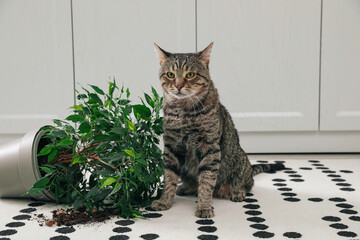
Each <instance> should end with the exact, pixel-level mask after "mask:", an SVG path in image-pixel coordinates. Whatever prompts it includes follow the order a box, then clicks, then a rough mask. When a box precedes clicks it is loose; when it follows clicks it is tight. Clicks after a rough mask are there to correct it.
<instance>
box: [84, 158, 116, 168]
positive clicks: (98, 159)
mask: <svg viewBox="0 0 360 240" xmlns="http://www.w3.org/2000/svg"><path fill="white" fill-rule="evenodd" d="M85 157H87V158H90V159H94V160H96V161H99V162H101V163H102V164H105V165H106V166H109V167H111V168H112V169H114V170H115V171H119V170H118V169H117V168H116V167H114V166H112V165H110V164H108V163H107V162H105V161H103V160H102V159H101V158H99V157H97V154H94V155H89V156H85Z"/></svg>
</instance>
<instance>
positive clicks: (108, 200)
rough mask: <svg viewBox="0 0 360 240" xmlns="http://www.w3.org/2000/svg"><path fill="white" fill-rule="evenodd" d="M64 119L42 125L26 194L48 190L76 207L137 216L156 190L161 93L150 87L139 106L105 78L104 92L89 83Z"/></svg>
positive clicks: (158, 186) (159, 164)
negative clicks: (36, 174)
mask: <svg viewBox="0 0 360 240" xmlns="http://www.w3.org/2000/svg"><path fill="white" fill-rule="evenodd" d="M90 87H91V91H90V90H88V89H85V88H83V91H84V93H79V92H77V99H78V100H79V104H78V105H74V106H72V107H71V108H72V109H73V114H71V115H70V116H68V117H67V118H66V119H65V120H59V119H56V120H54V124H55V126H45V127H43V128H42V129H41V130H42V131H45V132H46V134H44V136H43V137H42V138H41V139H42V140H41V142H42V143H43V145H44V146H42V147H41V148H39V150H38V154H37V159H38V164H39V168H40V173H41V176H42V177H41V179H40V180H38V181H37V182H36V183H35V184H34V185H33V186H32V187H31V188H30V189H29V190H28V191H27V194H29V195H32V196H37V195H38V194H41V193H50V194H53V195H52V196H53V197H54V198H55V200H56V202H58V203H64V204H68V205H71V206H72V207H73V208H74V209H75V210H84V209H87V210H89V211H90V212H91V211H92V209H93V208H96V209H100V210H103V211H110V212H114V211H116V212H117V213H119V215H120V216H122V217H134V216H135V217H136V216H138V215H141V211H140V210H139V209H140V207H142V206H144V205H146V204H147V203H148V202H149V201H151V199H153V197H154V194H155V193H159V192H160V191H161V176H162V171H163V166H162V161H161V150H160V149H159V148H158V146H157V144H158V143H159V136H160V134H161V133H162V117H161V116H160V109H161V108H162V97H160V96H159V95H158V93H157V92H156V91H155V89H154V88H152V96H150V95H148V94H146V93H145V94H144V95H145V101H144V100H143V99H141V98H140V99H141V104H131V101H130V100H129V96H130V92H129V89H126V90H125V89H124V87H122V88H120V89H119V88H118V87H117V86H116V82H115V80H114V81H112V82H109V88H108V91H107V92H104V91H103V90H102V89H100V88H99V87H97V86H94V85H90Z"/></svg>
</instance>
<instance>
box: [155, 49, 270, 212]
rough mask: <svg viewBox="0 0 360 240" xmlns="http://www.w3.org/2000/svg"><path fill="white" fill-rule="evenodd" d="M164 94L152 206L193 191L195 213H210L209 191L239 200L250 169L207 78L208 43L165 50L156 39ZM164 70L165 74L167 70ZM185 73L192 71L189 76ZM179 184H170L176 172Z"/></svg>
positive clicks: (164, 206) (167, 203) (250, 182)
mask: <svg viewBox="0 0 360 240" xmlns="http://www.w3.org/2000/svg"><path fill="white" fill-rule="evenodd" d="M156 47H157V50H158V53H159V59H160V64H161V68H160V71H159V77H160V82H161V85H162V88H163V90H164V94H165V100H164V125H163V128H164V152H163V161H164V166H165V172H164V178H165V189H164V192H163V195H162V196H161V198H160V199H159V200H156V201H154V202H153V203H152V208H153V209H155V210H166V209H169V208H170V207H171V205H172V202H173V199H174V195H175V191H176V194H178V195H188V194H197V196H198V202H197V207H196V212H195V215H196V216H198V217H203V218H207V217H213V216H214V211H213V208H212V197H213V196H215V197H220V198H229V199H230V200H232V201H236V202H237V201H242V200H243V199H244V198H245V195H246V193H247V192H248V191H250V189H251V188H252V186H253V184H254V180H253V175H254V173H259V172H265V171H268V170H269V169H271V167H270V166H269V169H267V168H266V165H264V164H262V165H261V166H258V167H255V168H254V171H253V168H252V167H251V164H250V162H249V160H248V157H247V155H246V153H245V152H244V151H243V149H242V148H241V147H240V144H239V137H238V133H237V131H236V129H235V126H234V124H233V121H232V119H231V117H230V114H229V112H228V111H227V110H226V109H225V107H224V106H223V105H222V104H221V103H220V100H219V95H218V92H217V89H216V88H215V86H214V83H213V82H212V80H211V79H210V74H209V68H208V65H209V61H210V52H211V48H212V44H210V45H209V46H208V47H207V48H206V49H205V50H204V51H202V52H198V53H188V54H181V53H180V54H171V53H168V52H166V51H164V50H162V49H161V48H159V47H158V46H157V45H156ZM169 72H170V74H169ZM188 73H195V77H193V78H192V79H189V78H188V77H187V76H190V75H191V74H190V75H188ZM179 177H180V178H181V181H182V185H181V186H179V187H178V188H177V189H176V185H177V183H178V178H179Z"/></svg>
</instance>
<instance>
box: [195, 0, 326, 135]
mask: <svg viewBox="0 0 360 240" xmlns="http://www.w3.org/2000/svg"><path fill="white" fill-rule="evenodd" d="M197 9H198V12H197V23H198V27H197V29H198V36H197V38H198V46H199V48H203V47H205V46H206V45H207V44H208V43H209V42H210V41H215V44H214V47H213V53H212V59H211V64H210V71H211V74H212V79H213V81H214V82H215V86H216V87H217V88H218V90H219V93H220V97H221V100H222V102H223V104H224V105H225V106H226V107H227V108H228V110H229V112H230V113H231V115H232V117H233V120H234V122H235V124H236V126H237V128H238V130H239V131H242V132H248V131H250V132H253V131H257V132H258V131H309V130H317V129H318V109H319V106H318V100H319V51H320V47H319V46H320V44H319V43H320V14H321V0H316V1H314V0H303V1H287V0H273V1H254V0H229V1H225V2H224V1H216V0H212V1H208V0H198V7H197ZM199 50H201V49H199Z"/></svg>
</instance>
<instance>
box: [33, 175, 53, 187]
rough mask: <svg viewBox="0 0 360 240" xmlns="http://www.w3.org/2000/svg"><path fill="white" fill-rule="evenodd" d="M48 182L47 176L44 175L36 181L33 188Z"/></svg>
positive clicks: (43, 185)
mask: <svg viewBox="0 0 360 240" xmlns="http://www.w3.org/2000/svg"><path fill="white" fill-rule="evenodd" d="M49 182H50V179H49V178H47V177H44V178H42V179H40V180H39V181H37V182H36V183H35V184H34V186H33V188H44V187H45V186H46V185H47V184H48V183H49Z"/></svg>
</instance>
